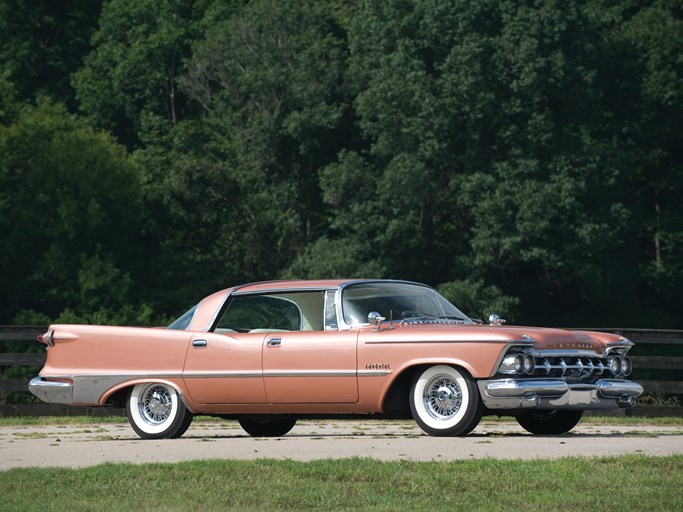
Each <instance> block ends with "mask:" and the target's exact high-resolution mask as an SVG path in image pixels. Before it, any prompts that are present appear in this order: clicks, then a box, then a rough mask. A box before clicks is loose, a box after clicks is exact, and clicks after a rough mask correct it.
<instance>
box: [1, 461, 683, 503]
mask: <svg viewBox="0 0 683 512" xmlns="http://www.w3.org/2000/svg"><path fill="white" fill-rule="evenodd" d="M682 474H683V457H681V456H673V457H645V456H623V457H608V458H593V459H583V458H566V459H558V460H533V461H500V460H493V459H484V460H467V461H455V462H406V461H401V462H394V463H388V462H381V461H376V460H372V459H336V460H320V461H314V462H295V461H276V460H256V461H235V460H216V461H195V462H183V463H178V464H143V465H131V464H103V465H100V466H96V467H93V468H87V469H63V468H60V469H12V470H9V471H6V472H3V473H0V502H1V504H2V509H3V510H4V511H7V512H10V511H15V510H16V511H22V512H24V511H32V510H36V511H40V512H48V511H56V510H69V511H81V510H82V511H86V510H87V511H100V510H102V511H119V510H136V511H137V510H140V511H146V510H149V511H156V510H170V511H173V510H195V511H205V510H207V511H209V510H226V509H229V510H259V511H261V510H263V511H267V510H284V509H307V510H329V509H336V510H399V509H401V510H428V509H434V510H474V511H476V510H486V511H504V510H505V511H507V510H516V511H537V510H562V511H577V512H590V511H600V512H602V511H604V510H619V511H629V510H649V509H651V507H652V504H653V503H656V508H657V509H659V510H683V486H681V475H682Z"/></svg>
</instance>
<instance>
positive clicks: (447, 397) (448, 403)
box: [409, 365, 483, 436]
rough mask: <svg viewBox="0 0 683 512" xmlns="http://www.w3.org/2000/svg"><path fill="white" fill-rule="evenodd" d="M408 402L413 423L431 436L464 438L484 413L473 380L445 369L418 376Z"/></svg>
mask: <svg viewBox="0 0 683 512" xmlns="http://www.w3.org/2000/svg"><path fill="white" fill-rule="evenodd" d="M409 402H410V411H411V412H412V414H413V418H414V419H415V422H416V423H417V424H418V425H419V426H420V428H421V429H422V430H424V431H425V432H426V433H427V434H429V435H432V436H466V435H467V434H469V433H470V432H471V431H472V430H474V428H475V427H476V426H477V425H478V424H479V420H481V416H482V412H483V404H482V402H481V399H480V397H479V390H478V389H477V385H476V384H475V383H474V381H473V380H472V378H471V377H469V375H467V374H466V373H465V372H464V371H462V370H457V369H455V368H453V367H452V366H446V365H437V366H432V367H430V368H427V369H426V370H424V371H423V372H422V373H418V374H417V375H416V376H415V379H414V380H413V385H412V388H411V391H410V400H409Z"/></svg>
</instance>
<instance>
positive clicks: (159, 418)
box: [29, 279, 643, 439]
mask: <svg viewBox="0 0 683 512" xmlns="http://www.w3.org/2000/svg"><path fill="white" fill-rule="evenodd" d="M503 322H504V321H503V320H500V319H499V318H497V317H496V316H495V315H492V316H491V318H490V319H489V324H483V323H482V322H480V321H479V322H476V321H473V320H471V319H470V318H468V317H467V316H466V315H465V314H464V313H462V312H461V311H460V310H459V309H457V308H456V307H455V306H453V305H452V304H450V303H449V302H448V301H447V300H446V299H444V298H443V297H441V296H440V295H439V294H438V293H437V292H436V291H435V290H434V289H432V288H430V287H428V286H425V285H421V284H418V283H412V282H406V281H392V280H360V279H355V280H325V281H274V282H265V283H254V284H247V285H243V286H235V287H233V288H228V289H226V290H222V291H220V292H217V293H214V294H212V295H209V296H208V297H206V298H205V299H203V300H202V301H201V302H199V304H197V305H196V306H195V307H193V308H192V309H190V310H189V311H188V312H187V313H185V314H184V315H182V316H181V317H180V318H178V319H177V320H176V321H175V322H173V323H172V324H171V325H169V326H168V328H167V329H158V328H136V327H107V326H90V325H52V326H50V328H49V330H48V332H46V333H45V334H42V335H41V336H39V337H38V340H39V341H40V342H42V343H44V344H45V345H47V362H46V364H45V366H44V367H43V369H42V371H41V372H40V375H39V376H38V377H36V378H34V379H33V380H32V381H31V383H30V386H29V388H30V390H31V392H32V393H33V394H34V395H36V396H37V397H39V398H40V399H42V400H44V401H45V402H50V403H60V404H73V405H83V406H106V405H117V406H123V405H125V407H126V412H127V415H128V419H129V421H130V424H131V426H132V427H133V429H134V430H135V431H136V432H137V434H138V435H139V436H140V437H142V438H146V439H159V438H175V437H180V436H181V435H183V433H184V432H185V431H186V430H187V428H188V427H189V426H190V423H191V422H192V418H193V416H194V415H195V414H203V415H211V416H219V417H222V418H232V419H237V420H238V421H239V423H240V425H241V426H242V428H244V430H246V431H247V432H248V433H249V434H250V435H252V436H282V435H285V434H286V433H287V432H289V431H290V430H291V429H292V427H293V426H294V424H295V423H296V421H297V419H298V418H302V417H325V416H333V415H335V416H340V415H343V416H347V415H367V417H370V418H377V417H392V418H397V417H398V418H401V417H403V418H406V417H411V416H412V418H414V419H415V421H416V422H417V424H418V425H419V426H420V427H421V428H422V429H423V430H424V431H425V432H427V433H428V434H431V435H435V436H464V435H467V434H468V433H469V432H471V431H472V429H474V428H475V427H476V426H477V424H478V423H479V420H480V419H481V417H482V416H483V415H488V414H496V415H508V416H514V417H515V418H516V419H517V421H518V422H519V424H520V425H521V426H522V427H524V428H525V429H526V430H527V431H529V432H532V433H534V434H561V433H564V432H568V431H569V430H571V429H572V428H573V427H574V426H575V425H576V424H577V423H578V422H579V420H580V419H581V416H582V415H583V411H585V410H589V409H615V408H620V407H621V408H628V407H633V406H634V405H635V402H636V397H638V396H639V395H640V394H641V393H642V392H643V388H642V387H641V386H640V385H639V384H637V383H635V382H632V381H629V380H625V379H624V377H625V376H628V375H629V374H630V372H631V360H630V359H629V358H628V356H627V355H626V353H627V352H628V351H629V349H630V348H631V346H632V343H631V342H630V341H629V340H627V339H626V338H623V337H619V336H616V335H613V334H606V333H601V332H586V331H566V330H560V329H545V328H536V327H512V326H504V325H503Z"/></svg>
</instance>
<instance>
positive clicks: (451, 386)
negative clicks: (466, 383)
mask: <svg viewBox="0 0 683 512" xmlns="http://www.w3.org/2000/svg"><path fill="white" fill-rule="evenodd" d="M423 402H424V406H425V410H426V411H427V412H428V413H429V415H430V416H431V417H432V418H435V419H438V420H447V419H449V418H451V417H453V415H455V414H456V413H457V412H458V411H459V410H460V406H461V405H462V391H461V390H460V386H459V385H458V383H457V382H456V381H454V380H453V379H452V378H450V377H449V376H447V375H437V376H436V377H434V378H433V379H432V380H430V381H429V383H428V384H427V385H426V386H425V391H424V395H423Z"/></svg>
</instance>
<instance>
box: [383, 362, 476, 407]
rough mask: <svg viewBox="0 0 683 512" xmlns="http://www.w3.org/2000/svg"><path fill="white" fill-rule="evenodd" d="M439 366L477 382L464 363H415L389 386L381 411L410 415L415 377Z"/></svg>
mask: <svg viewBox="0 0 683 512" xmlns="http://www.w3.org/2000/svg"><path fill="white" fill-rule="evenodd" d="M437 365H447V366H451V367H453V368H455V369H457V370H458V371H461V372H464V373H465V374H466V375H467V376H468V377H469V378H471V379H472V380H475V379H474V378H473V377H472V369H471V367H469V365H467V364H465V363H463V362H462V361H454V360H445V361H444V360H443V359H434V360H424V361H413V362H411V363H410V364H408V365H405V366H404V367H403V368H401V369H400V371H398V372H397V373H396V375H395V377H394V378H393V379H392V381H391V383H390V384H389V385H388V386H387V388H386V391H385V392H384V394H383V395H382V398H381V400H380V404H381V410H382V411H384V412H387V411H401V412H407V413H408V414H410V405H409V394H410V388H411V386H412V384H413V380H414V379H415V376H416V375H417V374H419V373H422V371H424V370H426V369H427V368H429V367H431V366H437Z"/></svg>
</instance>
